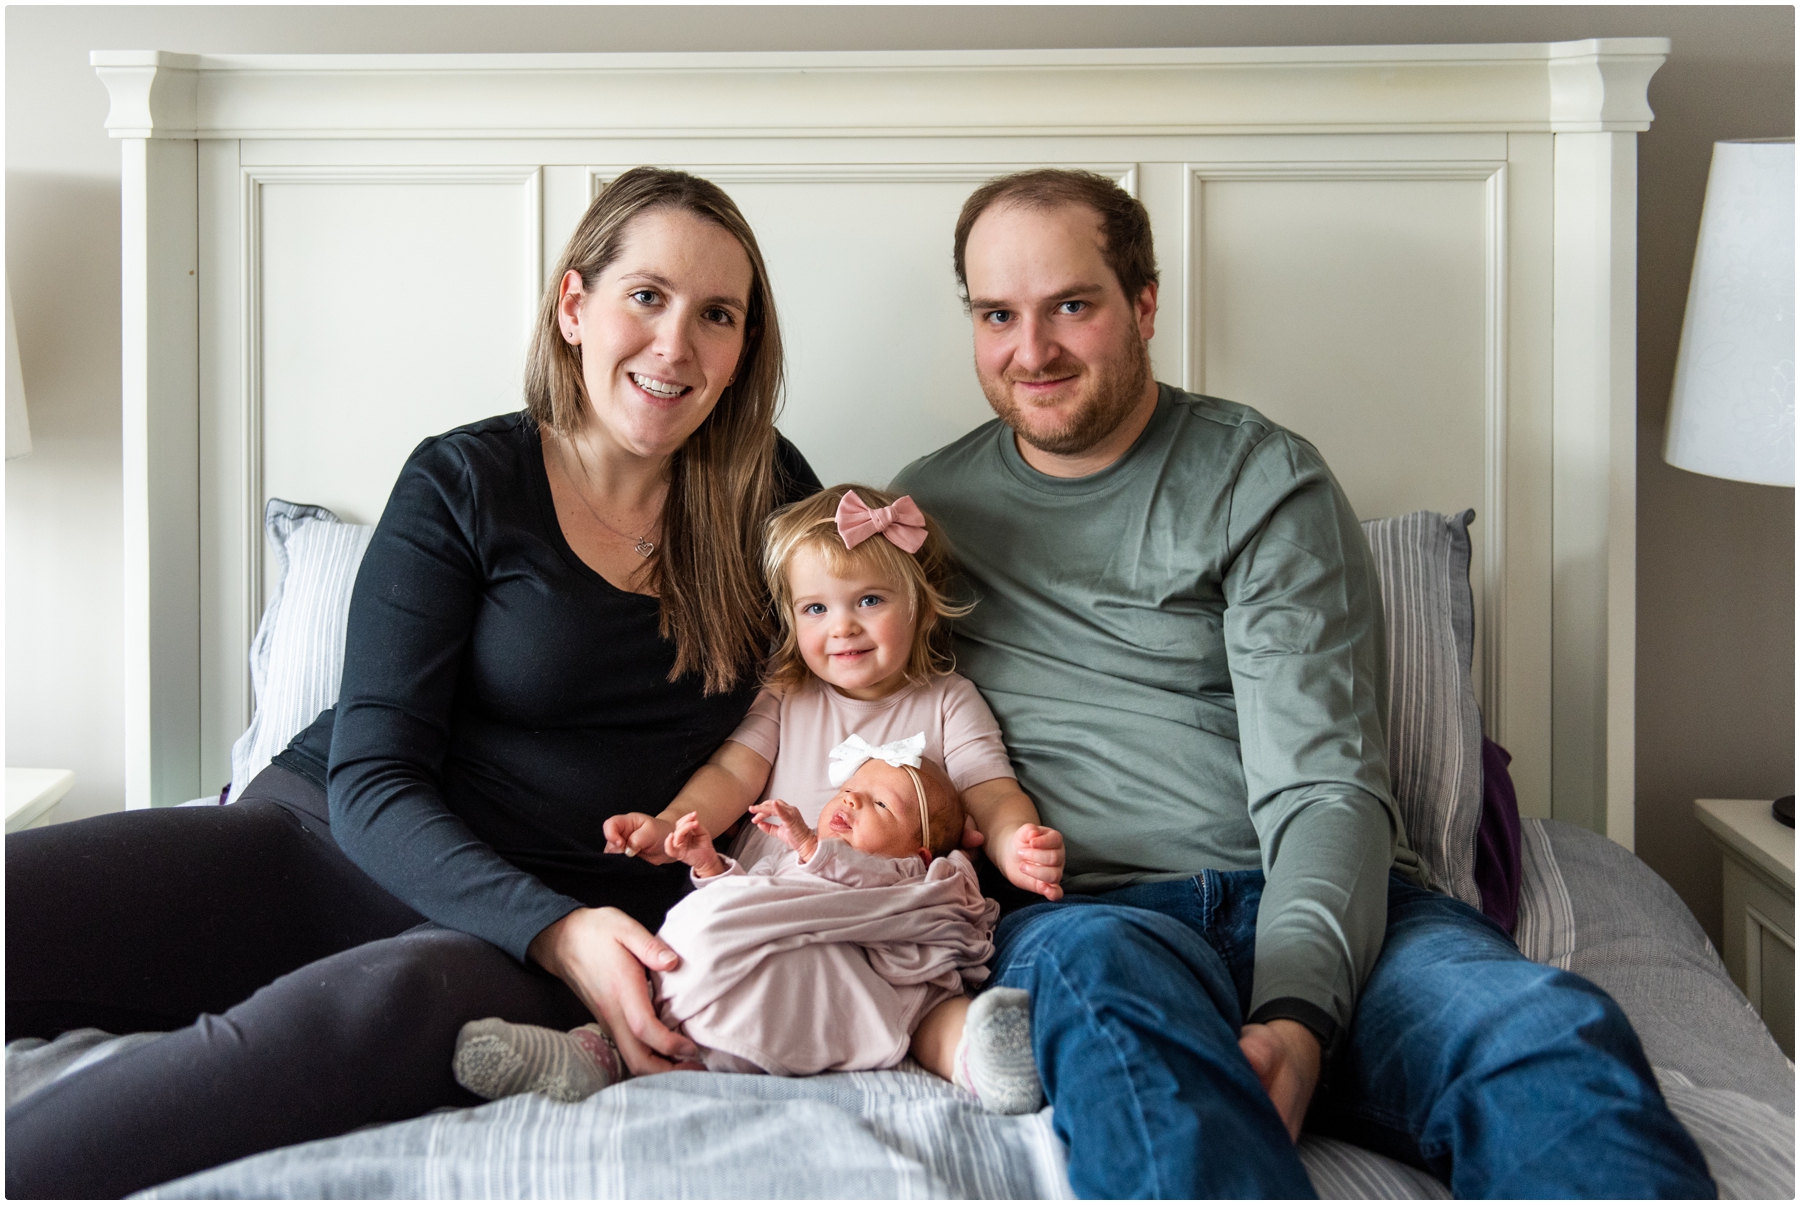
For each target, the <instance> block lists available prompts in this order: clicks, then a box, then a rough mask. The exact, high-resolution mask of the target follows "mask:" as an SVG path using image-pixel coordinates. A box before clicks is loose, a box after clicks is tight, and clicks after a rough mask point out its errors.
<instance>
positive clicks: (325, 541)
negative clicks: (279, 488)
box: [231, 498, 375, 799]
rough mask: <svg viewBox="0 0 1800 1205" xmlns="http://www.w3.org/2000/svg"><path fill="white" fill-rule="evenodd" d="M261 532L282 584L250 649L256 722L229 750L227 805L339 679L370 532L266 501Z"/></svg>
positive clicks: (321, 511) (325, 701)
mask: <svg viewBox="0 0 1800 1205" xmlns="http://www.w3.org/2000/svg"><path fill="white" fill-rule="evenodd" d="M263 529H264V530H265V531H266V532H267V533H268V537H269V546H270V548H271V549H273V550H274V553H275V560H276V563H277V564H279V565H280V567H281V577H280V579H279V581H278V582H277V585H276V587H275V595H274V597H273V598H271V599H270V600H269V604H268V606H266V607H264V608H263V617H262V622H261V623H260V624H258V625H257V628H256V639H255V640H253V641H251V643H250V684H251V686H252V688H253V689H254V690H255V692H256V717H255V718H254V719H253V720H251V721H250V727H248V728H246V729H245V730H244V733H243V735H242V736H240V737H238V739H237V741H236V743H235V744H233V745H232V746H231V783H232V788H231V798H232V799H236V798H237V796H238V793H239V792H240V791H242V790H243V789H244V788H245V787H247V786H249V785H250V780H251V779H253V778H255V777H256V776H257V775H258V774H260V773H262V771H263V770H264V768H266V767H267V766H268V764H269V761H270V759H271V758H273V757H274V756H275V755H276V754H277V753H280V752H281V751H282V750H283V749H285V748H287V746H288V742H289V741H291V740H293V739H294V736H295V734H296V733H298V732H299V731H300V730H301V729H302V728H305V727H306V726H307V725H308V724H310V723H312V722H313V720H314V718H315V717H317V716H318V714H319V713H320V712H321V711H324V710H325V709H326V708H327V707H329V706H331V705H332V704H333V703H335V702H337V692H338V683H339V681H341V680H342V678H343V676H344V631H345V626H346V624H347V622H348V620H349V615H350V588H351V586H353V585H354V584H355V583H356V570H357V568H358V567H359V566H360V565H361V564H362V557H363V553H364V552H365V551H366V550H367V549H368V547H369V537H371V536H372V535H374V534H375V529H374V528H373V527H364V526H362V525H360V524H357V523H345V522H342V521H341V520H339V519H338V517H337V516H336V515H334V514H332V513H331V512H330V511H328V510H326V509H325V508H324V507H322V506H302V505H300V504H299V503H295V502H284V501H282V500H281V499H280V498H271V499H269V504H268V506H267V507H265V508H264V510H263Z"/></svg>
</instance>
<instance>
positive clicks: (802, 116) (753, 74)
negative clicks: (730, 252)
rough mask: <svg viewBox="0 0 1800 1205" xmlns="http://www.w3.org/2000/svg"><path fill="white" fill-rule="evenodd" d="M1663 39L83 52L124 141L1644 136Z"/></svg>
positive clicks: (110, 122) (110, 123)
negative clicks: (764, 49)
mask: <svg viewBox="0 0 1800 1205" xmlns="http://www.w3.org/2000/svg"><path fill="white" fill-rule="evenodd" d="M1668 51H1669V43H1668V40H1667V39H1666V38H1593V39H1587V40H1584V41H1578V42H1550V43H1522V44H1504V45H1483V46H1322V47H1305V46H1297V47H1273V48H1249V47H1229V48H1218V49H1176V50H1008V51H985V50H984V51H974V50H971V51H859V52H833V51H811V52H791V53H785V52H784V53H710V54H496V55H474V54H440V55H431V54H426V55H187V54H170V53H168V52H166V51H129V50H97V51H94V52H93V54H92V56H91V61H92V63H93V66H94V67H95V69H96V70H97V71H98V72H99V74H100V77H101V79H102V80H104V81H105V82H106V85H107V89H108V91H109V92H110V93H111V96H112V109H111V111H110V112H109V113H108V114H107V117H106V128H107V130H108V131H110V132H111V133H112V135H113V137H115V138H371V137H376V138H379V137H407V138H418V137H426V138H581V137H608V138H619V137H655V136H660V135H668V134H676V135H679V136H682V137H706V136H719V137H745V136H753V135H771V134H779V135H780V136H782V137H789V138H792V137H818V136H828V137H829V136H836V135H841V134H844V133H846V132H854V133H855V134H856V135H858V136H860V137H867V136H869V135H870V134H886V135H891V136H896V137H901V136H907V135H913V134H918V133H921V132H930V133H933V134H940V135H941V134H943V133H944V132H946V131H951V130H954V131H957V132H959V133H962V134H966V135H971V136H976V135H1054V134H1091V133H1095V132H1099V131H1104V132H1105V133H1107V134H1111V135H1118V134H1130V133H1142V134H1161V135H1167V134H1220V133H1233V132H1242V131H1248V130H1254V131H1255V132H1258V133H1295V134H1297V133H1312V132H1326V133H1355V132H1363V133H1400V132H1406V133H1417V132H1446V131H1456V132H1471V131H1486V130H1494V131H1526V130H1531V131H1549V132H1552V133H1562V132H1575V131H1584V132H1586V131H1641V130H1645V129H1648V128H1649V125H1650V119H1651V112H1650V107H1649V104H1648V103H1647V101H1646V99H1645V89H1646V87H1647V85H1648V83H1649V80H1650V76H1651V75H1652V74H1654V73H1655V71H1656V69H1657V68H1658V67H1659V66H1661V65H1662V61H1663V59H1664V57H1665V56H1666V55H1667V54H1668ZM1052 85H1053V86H1052ZM1025 97H1030V101H1029V103H1024V102H1023V98H1025ZM1146 100H1149V101H1151V102H1152V103H1149V104H1146V103H1145V102H1146Z"/></svg>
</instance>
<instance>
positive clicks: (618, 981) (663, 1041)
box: [527, 908, 703, 1075]
mask: <svg viewBox="0 0 1800 1205" xmlns="http://www.w3.org/2000/svg"><path fill="white" fill-rule="evenodd" d="M527 953H528V954H529V955H530V957H531V960H532V961H533V962H535V963H537V964H538V965H539V966H541V967H543V968H544V969H545V970H546V971H549V972H550V973H551V974H552V975H555V976H556V977H557V978H558V979H561V980H562V981H563V982H564V983H566V984H568V985H569V987H570V988H571V989H572V990H573V991H574V993H575V994H576V995H577V996H579V997H581V1002H582V1003H583V1004H585V1005H587V1010H588V1011H589V1012H590V1013H592V1014H594V1017H595V1018H596V1019H597V1020H600V1021H603V1022H605V1023H606V1027H607V1029H609V1030H611V1031H612V1036H613V1042H614V1044H616V1045H617V1046H618V1048H619V1054H620V1055H621V1056H622V1057H623V1058H624V1059H625V1065H626V1066H627V1067H629V1068H631V1073H632V1074H633V1075H654V1074H655V1073H656V1072H659V1071H699V1070H703V1067H702V1066H701V1064H700V1063H699V1062H698V1061H697V1060H698V1059H699V1056H700V1049H699V1047H697V1046H695V1045H694V1043H693V1042H692V1041H691V1040H689V1039H688V1038H686V1037H684V1036H683V1035H681V1034H678V1033H676V1032H674V1031H673V1030H671V1029H669V1028H667V1027H666V1026H664V1025H663V1023H662V1022H661V1021H659V1020H657V1019H656V1010H655V1009H654V1008H652V1007H651V1004H650V984H649V982H648V981H647V980H646V979H645V978H644V968H645V967H647V966H649V967H655V968H656V969H657V970H659V971H672V970H674V969H675V968H676V967H677V966H679V965H681V958H680V956H678V955H677V954H676V953H675V951H674V950H671V949H670V948H669V947H668V945H667V944H666V943H664V942H663V940H662V939H661V938H659V937H657V936H656V935H655V934H653V933H651V932H650V930H648V929H646V928H644V926H642V925H640V924H638V923H637V922H636V921H634V920H632V919H631V918H630V917H629V916H626V915H625V914H624V913H623V912H620V911H619V910H618V909H617V908H578V909H576V910H575V911H574V912H571V913H569V914H568V915H567V916H565V917H563V918H562V919H561V920H559V921H557V922H556V923H555V924H553V925H551V926H549V927H548V928H546V929H545V930H544V931H543V932H542V933H539V934H538V935H537V936H536V937H534V938H532V939H531V947H530V949H529V950H528V951H527Z"/></svg>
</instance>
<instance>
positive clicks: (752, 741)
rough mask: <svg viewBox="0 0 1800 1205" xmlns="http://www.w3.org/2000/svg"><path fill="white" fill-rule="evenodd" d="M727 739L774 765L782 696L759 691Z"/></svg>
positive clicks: (778, 744)
mask: <svg viewBox="0 0 1800 1205" xmlns="http://www.w3.org/2000/svg"><path fill="white" fill-rule="evenodd" d="M989 719H990V720H991V719H992V717H991V716H990V717H989ZM725 739H726V740H728V741H736V742H737V743H738V744H740V745H742V746H744V748H746V749H748V750H750V752H752V753H754V754H756V755H757V756H759V757H761V758H762V759H763V760H764V761H766V762H768V763H769V764H770V765H771V766H772V765H774V764H775V755H776V754H777V753H779V752H781V696H780V695H778V694H776V693H775V692H773V691H770V690H764V691H760V692H758V694H757V696H756V701H755V702H754V703H752V704H750V711H749V714H747V715H745V716H744V721H743V723H741V724H739V725H738V726H737V731H735V732H733V733H732V734H731V735H730V736H728V737H726V738H725Z"/></svg>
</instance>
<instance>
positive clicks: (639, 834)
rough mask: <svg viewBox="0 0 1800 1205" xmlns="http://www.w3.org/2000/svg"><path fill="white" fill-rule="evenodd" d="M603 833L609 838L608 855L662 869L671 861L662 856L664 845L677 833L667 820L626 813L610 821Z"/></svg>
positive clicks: (607, 822) (604, 827) (610, 818)
mask: <svg viewBox="0 0 1800 1205" xmlns="http://www.w3.org/2000/svg"><path fill="white" fill-rule="evenodd" d="M601 831H602V832H603V833H605V834H606V852H607V853H609V854H624V855H625V856H627V857H630V858H642V859H643V860H644V861H646V862H649V863H651V864H653V865H656V866H661V865H663V864H664V863H666V862H667V861H668V860H669V858H668V856H667V855H666V854H664V853H663V845H664V843H665V842H667V841H668V839H669V834H670V833H672V832H674V831H675V830H674V829H673V828H671V827H670V826H669V823H668V821H666V820H659V819H657V818H656V817H655V816H646V815H645V814H644V813H642V812H626V813H624V814H623V815H619V816H612V817H609V818H608V819H607V821H606V824H605V825H604V826H603V827H602V828H601Z"/></svg>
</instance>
